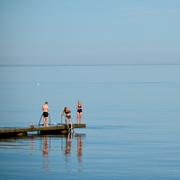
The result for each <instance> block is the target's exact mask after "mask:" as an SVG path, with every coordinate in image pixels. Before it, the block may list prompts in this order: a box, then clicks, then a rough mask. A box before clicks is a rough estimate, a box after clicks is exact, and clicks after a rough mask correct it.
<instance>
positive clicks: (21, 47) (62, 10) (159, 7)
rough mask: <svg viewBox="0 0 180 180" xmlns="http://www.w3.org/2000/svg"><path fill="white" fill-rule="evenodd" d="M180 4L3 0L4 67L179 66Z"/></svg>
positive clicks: (0, 50)
mask: <svg viewBox="0 0 180 180" xmlns="http://www.w3.org/2000/svg"><path fill="white" fill-rule="evenodd" d="M179 20H180V1H179V0H151V1H146V0H136V1H133V0H123V1H120V0H76V1H74V0H30V1H25V0H0V24H1V28H0V65H11V64H25V65H27V64H47V65H48V64H96V63H97V64H113V63H114V64H136V63H137V64H155V63H157V64H170V63H172V64H180V23H179Z"/></svg>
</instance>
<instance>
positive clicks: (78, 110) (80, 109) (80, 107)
mask: <svg viewBox="0 0 180 180" xmlns="http://www.w3.org/2000/svg"><path fill="white" fill-rule="evenodd" d="M77 112H78V113H81V112H82V106H81V105H78V109H77Z"/></svg>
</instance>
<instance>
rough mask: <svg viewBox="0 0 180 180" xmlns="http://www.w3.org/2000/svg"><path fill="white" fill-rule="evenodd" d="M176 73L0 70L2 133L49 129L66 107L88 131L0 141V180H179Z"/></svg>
mask: <svg viewBox="0 0 180 180" xmlns="http://www.w3.org/2000/svg"><path fill="white" fill-rule="evenodd" d="M179 77H180V66H179V65H97V66H96V65H91V66H90V65H89V66H88V65H79V66H78V65H76V66H73V65H72V66H69V65H52V66H40V65H39V66H36V65H31V66H25V65H24V66H23V65H21V66H18V65H17V66H1V67H0V100H1V102H0V114H1V117H0V127H28V126H30V125H31V124H34V125H37V124H38V122H39V120H40V116H41V113H42V110H41V106H42V104H43V103H44V101H48V102H49V109H50V115H51V122H52V123H60V122H61V118H60V113H61V111H62V110H63V108H64V107H65V106H67V107H69V108H71V110H72V117H73V122H76V103H77V101H78V100H80V101H81V102H82V103H83V105H84V109H83V113H84V116H83V122H85V123H86V125H87V128H86V129H75V133H74V134H70V135H69V136H60V135H58V136H36V135H33V134H32V135H29V136H28V137H24V138H10V139H0V162H1V168H0V179H40V178H42V179H72V180H73V179H74V180H76V179H78V180H80V179H104V180H105V179H128V180H129V179H133V180H134V179H137V180H139V179H155V180H158V179H162V180H166V179H169V180H173V179H180V128H179V127H180V78H179Z"/></svg>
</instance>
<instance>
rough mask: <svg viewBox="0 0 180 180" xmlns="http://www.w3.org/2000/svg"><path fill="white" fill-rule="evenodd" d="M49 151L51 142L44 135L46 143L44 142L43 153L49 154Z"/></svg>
mask: <svg viewBox="0 0 180 180" xmlns="http://www.w3.org/2000/svg"><path fill="white" fill-rule="evenodd" d="M48 153H49V143H48V137H47V136H45V137H44V143H43V155H44V156H46V157H47V156H48Z"/></svg>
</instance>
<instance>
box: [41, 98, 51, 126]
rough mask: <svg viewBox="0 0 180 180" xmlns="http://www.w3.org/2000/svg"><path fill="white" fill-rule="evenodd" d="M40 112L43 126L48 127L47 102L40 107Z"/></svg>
mask: <svg viewBox="0 0 180 180" xmlns="http://www.w3.org/2000/svg"><path fill="white" fill-rule="evenodd" d="M42 111H43V117H44V126H45V127H48V124H49V118H48V116H49V113H48V111H49V106H48V102H47V101H46V102H45V103H44V104H43V105H42Z"/></svg>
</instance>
